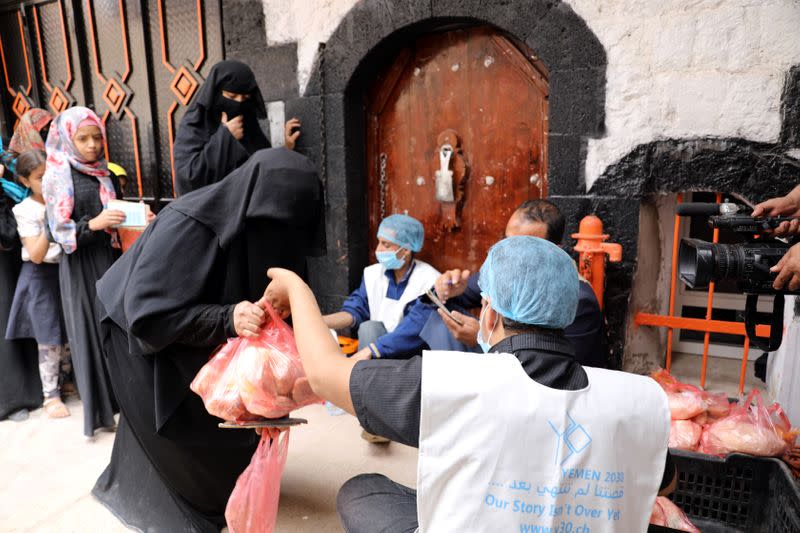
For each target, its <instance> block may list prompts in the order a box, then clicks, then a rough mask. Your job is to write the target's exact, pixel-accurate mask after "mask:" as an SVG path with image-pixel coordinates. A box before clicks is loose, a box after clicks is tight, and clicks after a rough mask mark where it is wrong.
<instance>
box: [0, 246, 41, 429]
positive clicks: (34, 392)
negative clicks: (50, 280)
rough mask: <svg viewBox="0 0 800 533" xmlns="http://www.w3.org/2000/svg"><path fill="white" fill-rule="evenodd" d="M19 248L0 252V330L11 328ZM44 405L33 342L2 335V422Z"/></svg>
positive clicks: (0, 350)
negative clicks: (11, 415)
mask: <svg viewBox="0 0 800 533" xmlns="http://www.w3.org/2000/svg"><path fill="white" fill-rule="evenodd" d="M21 262H22V260H21V258H20V251H19V248H15V249H13V250H10V251H7V252H3V251H0V331H3V332H5V330H6V328H7V326H8V319H9V313H10V311H11V302H12V300H13V297H14V289H15V287H16V284H17V275H18V274H19V269H20V263H21ZM40 405H42V381H41V379H39V360H38V357H37V352H36V343H35V342H33V341H27V340H26V341H7V340H6V339H5V335H0V420H2V419H4V418H6V417H7V416H8V415H10V414H11V413H13V412H14V411H18V410H20V409H34V408H36V407H39V406H40Z"/></svg>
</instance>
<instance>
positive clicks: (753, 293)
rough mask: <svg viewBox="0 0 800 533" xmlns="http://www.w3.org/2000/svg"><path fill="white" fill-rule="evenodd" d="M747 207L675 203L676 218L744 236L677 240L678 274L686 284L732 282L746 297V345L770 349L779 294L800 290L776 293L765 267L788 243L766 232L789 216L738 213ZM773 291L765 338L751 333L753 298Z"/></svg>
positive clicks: (776, 338) (779, 322)
mask: <svg viewBox="0 0 800 533" xmlns="http://www.w3.org/2000/svg"><path fill="white" fill-rule="evenodd" d="M743 210H747V208H745V207H743V206H740V205H738V204H735V203H729V202H727V201H726V202H724V203H721V204H708V203H685V204H679V205H678V208H677V214H678V216H705V217H708V224H709V226H711V227H712V228H715V229H727V230H730V231H733V232H735V233H738V234H741V235H743V236H745V237H746V239H747V242H744V243H741V244H717V243H711V242H706V241H703V240H700V239H681V243H680V247H679V249H678V272H679V274H680V278H681V281H683V282H684V283H685V284H686V285H687V286H688V287H689V288H692V289H695V288H704V287H707V286H708V284H709V283H711V282H712V281H713V282H716V281H722V280H732V281H735V282H736V287H737V289H738V290H739V292H741V293H743V294H745V295H747V301H746V304H745V314H744V324H745V331H746V332H747V337H748V338H749V339H750V344H751V345H753V346H755V347H756V348H759V349H762V350H765V351H770V352H771V351H775V350H777V349H778V347H779V346H780V345H781V341H782V340H783V304H784V298H783V295H785V294H800V291H776V290H775V289H774V288H773V287H772V284H773V282H774V281H775V276H776V274H774V273H772V272H770V268H772V267H773V266H775V265H776V264H777V263H778V261H780V260H781V258H782V257H783V256H784V255H785V254H786V252H788V251H789V248H791V247H792V244H793V243H788V242H784V241H783V240H778V239H775V238H774V237H772V236H771V235H770V231H771V230H774V229H775V228H777V227H778V226H779V225H780V224H781V223H782V222H787V221H791V220H794V217H758V218H754V217H753V216H751V215H746V214H740V212H741V211H743ZM762 294H772V295H774V301H773V304H772V320H771V322H770V324H769V326H770V336H769V338H768V339H767V338H762V337H758V336H756V326H757V325H759V322H758V319H757V312H758V297H759V296H760V295H762Z"/></svg>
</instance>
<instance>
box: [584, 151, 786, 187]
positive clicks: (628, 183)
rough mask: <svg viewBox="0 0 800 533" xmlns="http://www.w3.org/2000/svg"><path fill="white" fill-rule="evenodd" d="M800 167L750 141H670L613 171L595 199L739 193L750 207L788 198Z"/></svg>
mask: <svg viewBox="0 0 800 533" xmlns="http://www.w3.org/2000/svg"><path fill="white" fill-rule="evenodd" d="M798 182H800V165H798V163H797V160H796V159H793V158H791V157H788V156H786V155H785V154H784V149H783V147H782V146H779V145H774V144H767V143H757V142H752V141H747V140H745V139H738V138H730V139H720V138H699V139H681V140H678V139H668V140H664V141H654V142H651V143H647V144H641V145H639V146H637V147H636V148H634V149H633V150H632V151H631V152H630V153H628V154H627V155H626V156H625V157H623V158H622V159H620V160H619V161H618V162H617V163H615V164H613V165H611V166H610V167H609V168H607V169H606V171H605V172H604V173H603V175H602V176H600V178H598V180H597V181H596V182H595V183H594V185H593V186H592V189H591V191H590V192H591V193H592V194H596V195H600V196H618V197H627V198H637V199H640V198H642V196H644V195H646V194H652V193H671V192H673V193H674V192H683V191H717V192H733V193H739V194H742V195H744V196H745V197H747V198H748V199H749V200H750V201H753V202H760V201H763V200H765V199H767V198H773V197H775V196H781V195H783V194H786V193H787V192H788V191H789V190H791V189H792V187H794V186H795V185H796V184H797V183H798Z"/></svg>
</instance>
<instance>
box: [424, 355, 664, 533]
mask: <svg viewBox="0 0 800 533" xmlns="http://www.w3.org/2000/svg"><path fill="white" fill-rule="evenodd" d="M585 370H586V374H587V375H588V378H589V386H588V387H587V388H585V389H583V390H580V391H563V390H556V389H551V388H549V387H545V386H544V385H541V384H539V383H536V382H535V381H533V380H532V379H530V378H529V377H528V375H527V374H526V373H525V371H524V370H523V368H522V365H521V364H520V362H519V360H517V358H516V357H514V356H513V355H511V354H486V355H480V354H472V353H461V352H425V353H424V354H423V357H422V411H421V419H420V437H419V464H418V472H417V513H418V518H419V531H420V532H421V533H445V532H449V531H453V532H456V531H458V532H460V531H469V532H471V533H478V532H487V533H489V532H491V533H501V532H509V533H511V532H513V533H520V532H523V533H524V532H531V533H534V532H545V531H550V532H552V533H589V532H591V533H605V532H608V533H611V532H625V533H636V532H644V531H646V530H647V523H648V522H649V518H650V514H651V511H652V508H653V503H654V502H655V498H656V495H657V493H658V489H659V486H660V484H661V479H662V477H663V473H664V462H665V460H666V453H667V443H668V441H669V422H670V413H669V408H668V406H667V398H666V395H665V394H664V392H663V390H662V389H661V387H659V385H658V384H657V383H656V382H655V381H653V380H652V379H649V378H646V377H642V376H637V375H633V374H626V373H622V372H614V371H610V370H601V369H596V368H585ZM542 528H544V529H542ZM547 528H550V529H547Z"/></svg>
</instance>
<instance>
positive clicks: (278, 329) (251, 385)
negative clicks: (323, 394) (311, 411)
mask: <svg viewBox="0 0 800 533" xmlns="http://www.w3.org/2000/svg"><path fill="white" fill-rule="evenodd" d="M266 311H267V313H268V314H269V316H270V320H269V322H268V324H267V325H266V326H265V327H264V328H263V329H262V331H261V333H260V334H259V335H258V336H257V337H250V338H244V337H239V338H236V339H231V340H229V341H228V342H227V344H224V345H223V346H222V347H221V348H220V349H219V350H218V351H217V352H216V354H214V356H213V357H212V358H211V360H210V361H209V362H208V363H206V365H205V366H203V368H202V369H200V372H199V373H198V374H197V376H196V377H195V379H194V380H193V381H192V384H191V389H192V390H193V391H194V392H196V393H197V394H199V395H200V397H201V398H203V402H204V404H205V406H206V410H208V412H209V413H211V414H212V415H214V416H217V417H219V418H222V419H224V420H234V421H239V422H241V421H247V420H254V419H257V418H258V417H264V418H281V417H283V416H286V415H288V414H289V413H290V412H292V411H293V410H295V409H299V408H300V407H303V406H306V405H309V404H312V403H317V402H321V400H320V398H319V397H317V396H316V395H315V394H314V392H313V391H312V390H311V386H310V384H309V383H308V378H307V377H306V375H305V372H304V371H303V364H302V362H301V360H300V355H299V354H298V353H297V345H296V344H295V340H294V333H293V332H292V328H290V327H289V326H288V325H287V324H286V322H284V321H283V320H282V319H281V318H280V316H278V313H277V312H276V311H275V310H274V309H273V308H272V307H271V306H270V305H267V306H266Z"/></svg>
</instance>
